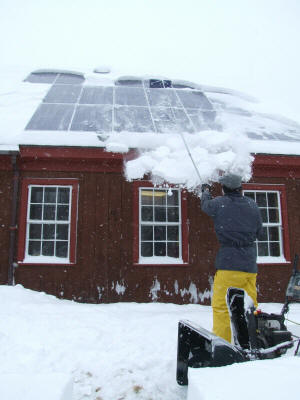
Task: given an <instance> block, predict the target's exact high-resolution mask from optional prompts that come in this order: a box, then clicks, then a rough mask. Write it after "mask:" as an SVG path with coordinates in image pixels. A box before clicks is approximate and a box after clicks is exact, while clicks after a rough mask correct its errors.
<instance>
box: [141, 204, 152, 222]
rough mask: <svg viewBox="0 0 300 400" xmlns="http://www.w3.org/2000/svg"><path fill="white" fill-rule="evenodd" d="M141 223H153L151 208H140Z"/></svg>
mask: <svg viewBox="0 0 300 400" xmlns="http://www.w3.org/2000/svg"><path fill="white" fill-rule="evenodd" d="M141 217H142V221H153V207H142V216H141Z"/></svg>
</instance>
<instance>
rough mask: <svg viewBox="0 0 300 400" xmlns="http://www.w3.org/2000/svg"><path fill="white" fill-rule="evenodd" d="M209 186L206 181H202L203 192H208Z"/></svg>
mask: <svg viewBox="0 0 300 400" xmlns="http://www.w3.org/2000/svg"><path fill="white" fill-rule="evenodd" d="M210 189H211V186H210V185H209V184H208V183H203V185H201V191H202V193H203V192H210Z"/></svg>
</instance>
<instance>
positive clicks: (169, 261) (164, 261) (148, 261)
mask: <svg viewBox="0 0 300 400" xmlns="http://www.w3.org/2000/svg"><path fill="white" fill-rule="evenodd" d="M134 265H140V266H147V265H148V266H149V265H151V266H164V265H165V266H187V265H189V263H186V262H184V261H183V260H182V258H175V259H174V258H173V257H140V258H139V261H138V262H136V263H134Z"/></svg>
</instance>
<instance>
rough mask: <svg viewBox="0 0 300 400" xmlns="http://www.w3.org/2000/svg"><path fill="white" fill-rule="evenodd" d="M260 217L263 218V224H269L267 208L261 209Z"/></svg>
mask: <svg viewBox="0 0 300 400" xmlns="http://www.w3.org/2000/svg"><path fill="white" fill-rule="evenodd" d="M260 215H261V218H262V222H268V212H267V209H266V208H261V209H260Z"/></svg>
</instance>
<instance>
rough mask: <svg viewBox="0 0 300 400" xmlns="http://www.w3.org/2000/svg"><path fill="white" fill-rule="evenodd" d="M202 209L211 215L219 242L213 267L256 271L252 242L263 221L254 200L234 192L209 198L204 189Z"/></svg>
mask: <svg viewBox="0 0 300 400" xmlns="http://www.w3.org/2000/svg"><path fill="white" fill-rule="evenodd" d="M201 208H202V211H204V212H205V213H206V214H207V215H209V216H210V217H212V218H213V220H214V226H215V231H216V235H217V238H218V241H219V243H220V249H219V251H218V253H217V257H216V261H215V266H216V269H223V270H233V271H244V272H253V273H256V272H257V265H256V250H255V245H254V241H255V239H256V238H258V237H259V236H260V235H261V233H262V220H261V215H260V211H259V208H258V207H257V205H256V203H255V201H254V200H252V199H250V198H249V197H246V196H242V194H240V193H235V192H234V193H228V194H225V195H224V196H220V197H215V198H214V199H212V196H211V194H210V193H209V192H207V191H205V192H204V193H203V194H202V197H201Z"/></svg>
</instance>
